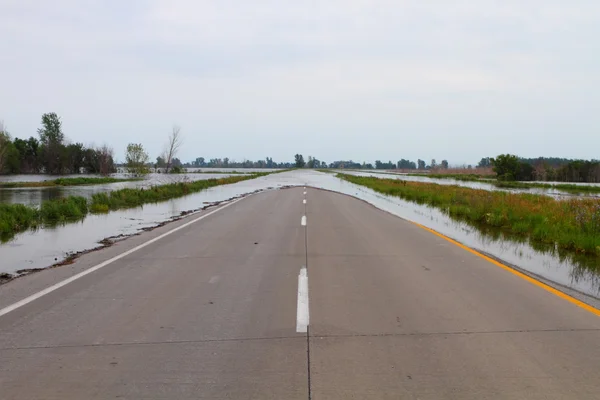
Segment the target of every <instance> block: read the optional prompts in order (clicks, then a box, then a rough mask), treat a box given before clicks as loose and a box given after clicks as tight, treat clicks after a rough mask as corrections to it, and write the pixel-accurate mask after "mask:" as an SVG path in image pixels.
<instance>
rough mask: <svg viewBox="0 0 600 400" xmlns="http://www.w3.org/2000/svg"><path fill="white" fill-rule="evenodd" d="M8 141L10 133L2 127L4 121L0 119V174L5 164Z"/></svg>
mask: <svg viewBox="0 0 600 400" xmlns="http://www.w3.org/2000/svg"><path fill="white" fill-rule="evenodd" d="M10 143H11V141H10V135H9V134H8V132H6V130H5V129H4V122H3V121H0V174H1V173H2V172H4V168H5V166H6V161H7V159H8V152H9V146H10Z"/></svg>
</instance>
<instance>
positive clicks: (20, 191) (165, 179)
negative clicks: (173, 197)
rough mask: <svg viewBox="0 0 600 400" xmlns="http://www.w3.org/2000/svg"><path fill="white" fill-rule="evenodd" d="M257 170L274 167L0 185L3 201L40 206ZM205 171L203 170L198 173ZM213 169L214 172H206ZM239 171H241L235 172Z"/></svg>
mask: <svg viewBox="0 0 600 400" xmlns="http://www.w3.org/2000/svg"><path fill="white" fill-rule="evenodd" d="M255 171H260V172H271V171H274V170H269V169H263V170H255V169H245V170H235V169H229V170H228V169H201V168H195V169H190V172H188V173H185V174H160V173H152V174H149V175H147V176H146V177H145V178H144V180H141V181H133V182H116V183H108V184H102V185H82V186H56V187H45V188H44V187H42V188H39V187H38V188H0V203H11V204H15V203H19V204H26V205H29V206H39V205H40V204H41V203H42V202H43V201H45V200H52V199H56V198H60V197H67V196H83V197H85V198H90V197H92V195H93V194H95V193H101V192H110V191H113V190H119V189H125V188H142V187H143V188H147V187H150V186H153V185H164V184H167V183H176V182H182V181H198V180H206V179H214V178H223V177H227V176H233V175H234V174H233V173H232V172H244V173H251V172H255ZM198 172H202V173H198ZM205 172H211V173H205ZM235 175H239V174H235ZM97 177H98V175H62V176H54V175H6V176H0V182H42V181H48V180H54V179H57V178H97ZM110 177H111V178H118V179H124V178H132V176H131V175H128V174H124V173H117V174H113V175H110Z"/></svg>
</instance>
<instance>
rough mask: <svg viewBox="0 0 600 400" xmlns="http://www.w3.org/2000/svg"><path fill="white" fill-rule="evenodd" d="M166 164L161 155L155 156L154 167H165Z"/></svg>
mask: <svg viewBox="0 0 600 400" xmlns="http://www.w3.org/2000/svg"><path fill="white" fill-rule="evenodd" d="M166 166H167V162H166V161H165V159H164V158H162V157H161V156H158V157H156V163H154V168H165V167H166Z"/></svg>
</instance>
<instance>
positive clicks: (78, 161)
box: [63, 143, 85, 174]
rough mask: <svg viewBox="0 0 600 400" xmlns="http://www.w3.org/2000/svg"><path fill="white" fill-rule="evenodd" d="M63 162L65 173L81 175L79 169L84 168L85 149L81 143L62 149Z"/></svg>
mask: <svg viewBox="0 0 600 400" xmlns="http://www.w3.org/2000/svg"><path fill="white" fill-rule="evenodd" d="M63 152H64V156H63V159H64V160H65V165H64V168H65V169H66V172H68V173H71V174H79V173H81V169H82V168H83V167H84V158H85V148H84V147H83V143H75V144H70V145H68V146H66V147H65V148H64V149H63Z"/></svg>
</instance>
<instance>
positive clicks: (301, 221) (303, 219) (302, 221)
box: [300, 215, 306, 226]
mask: <svg viewBox="0 0 600 400" xmlns="http://www.w3.org/2000/svg"><path fill="white" fill-rule="evenodd" d="M300 223H301V224H302V226H306V215H303V216H302V219H301V220H300Z"/></svg>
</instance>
